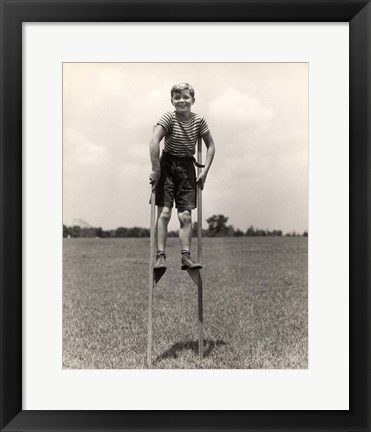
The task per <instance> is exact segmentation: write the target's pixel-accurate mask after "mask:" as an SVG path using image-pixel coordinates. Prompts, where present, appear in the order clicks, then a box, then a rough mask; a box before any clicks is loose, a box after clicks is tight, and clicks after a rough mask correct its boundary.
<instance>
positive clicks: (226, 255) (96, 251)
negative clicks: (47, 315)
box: [63, 237, 308, 369]
mask: <svg viewBox="0 0 371 432" xmlns="http://www.w3.org/2000/svg"><path fill="white" fill-rule="evenodd" d="M307 247H308V244H307V238H303V237H289V238H288V237H266V238H257V237H232V238H205V239H203V264H204V267H205V269H204V270H203V280H204V338H205V348H204V354H205V355H204V359H203V361H202V362H201V363H200V361H199V359H198V355H197V350H198V323H197V287H196V286H195V284H194V283H193V282H192V280H191V279H190V277H189V276H188V274H187V272H184V271H181V270H180V252H179V241H178V239H174V238H170V239H169V242H168V248H167V254H168V259H167V262H168V267H169V268H168V270H167V272H166V274H165V275H164V277H163V278H162V279H161V281H160V282H159V284H158V285H157V286H156V287H155V290H154V308H153V318H154V319H153V354H152V359H153V368H187V369H191V368H207V369H211V368H223V369H232V368H239V369H242V368H249V369H250V368H252V369H261V368H266V369H298V368H307V367H308V352H307V351H308V310H307V308H308V262H307V260H308V254H307ZM193 248H194V253H193V255H194V257H196V250H197V249H196V248H197V239H194V241H193ZM148 260H149V239H147V238H146V239H68V240H67V239H64V240H63V366H64V368H79V369H88V368H96V369H98V368H109V369H110V368H114V369H122V368H124V369H129V368H145V367H146V366H145V359H146V348H147V314H148V267H149V264H148Z"/></svg>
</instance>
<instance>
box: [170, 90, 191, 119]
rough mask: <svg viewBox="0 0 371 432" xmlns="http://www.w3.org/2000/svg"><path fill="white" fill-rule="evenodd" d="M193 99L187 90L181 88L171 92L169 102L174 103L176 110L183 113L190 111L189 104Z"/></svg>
mask: <svg viewBox="0 0 371 432" xmlns="http://www.w3.org/2000/svg"><path fill="white" fill-rule="evenodd" d="M194 102H195V100H194V98H193V97H192V96H191V94H190V93H189V90H181V91H179V92H176V93H174V94H173V96H172V98H171V103H172V104H173V105H174V107H175V110H176V112H178V113H185V112H188V111H191V106H192V105H193V104H194Z"/></svg>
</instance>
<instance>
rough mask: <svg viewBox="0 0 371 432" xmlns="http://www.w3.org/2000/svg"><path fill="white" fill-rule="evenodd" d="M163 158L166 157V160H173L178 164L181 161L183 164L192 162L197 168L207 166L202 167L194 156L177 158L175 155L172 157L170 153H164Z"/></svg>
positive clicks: (203, 166)
mask: <svg viewBox="0 0 371 432" xmlns="http://www.w3.org/2000/svg"><path fill="white" fill-rule="evenodd" d="M161 156H162V157H164V158H165V159H170V160H173V161H176V162H177V161H179V162H182V161H192V162H193V164H194V165H195V166H196V167H198V168H205V165H202V164H200V163H198V162H197V161H196V159H195V158H194V156H175V155H172V154H170V153H166V152H164V151H163V152H162V155H161Z"/></svg>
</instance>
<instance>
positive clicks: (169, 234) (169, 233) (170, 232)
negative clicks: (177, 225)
mask: <svg viewBox="0 0 371 432" xmlns="http://www.w3.org/2000/svg"><path fill="white" fill-rule="evenodd" d="M167 236H168V237H179V230H176V231H169V232H168V234H167Z"/></svg>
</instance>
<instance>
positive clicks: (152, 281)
mask: <svg viewBox="0 0 371 432" xmlns="http://www.w3.org/2000/svg"><path fill="white" fill-rule="evenodd" d="M155 198H156V194H155V189H154V188H152V190H151V198H150V202H151V225H150V256H149V280H148V342H147V367H151V364H152V322H153V317H152V311H153V288H154V287H155V286H156V284H157V283H158V282H159V280H160V279H161V278H162V276H163V275H164V274H165V271H166V269H154V268H153V265H154V263H155V257H156V252H157V246H156V240H157V238H156V206H155Z"/></svg>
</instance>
